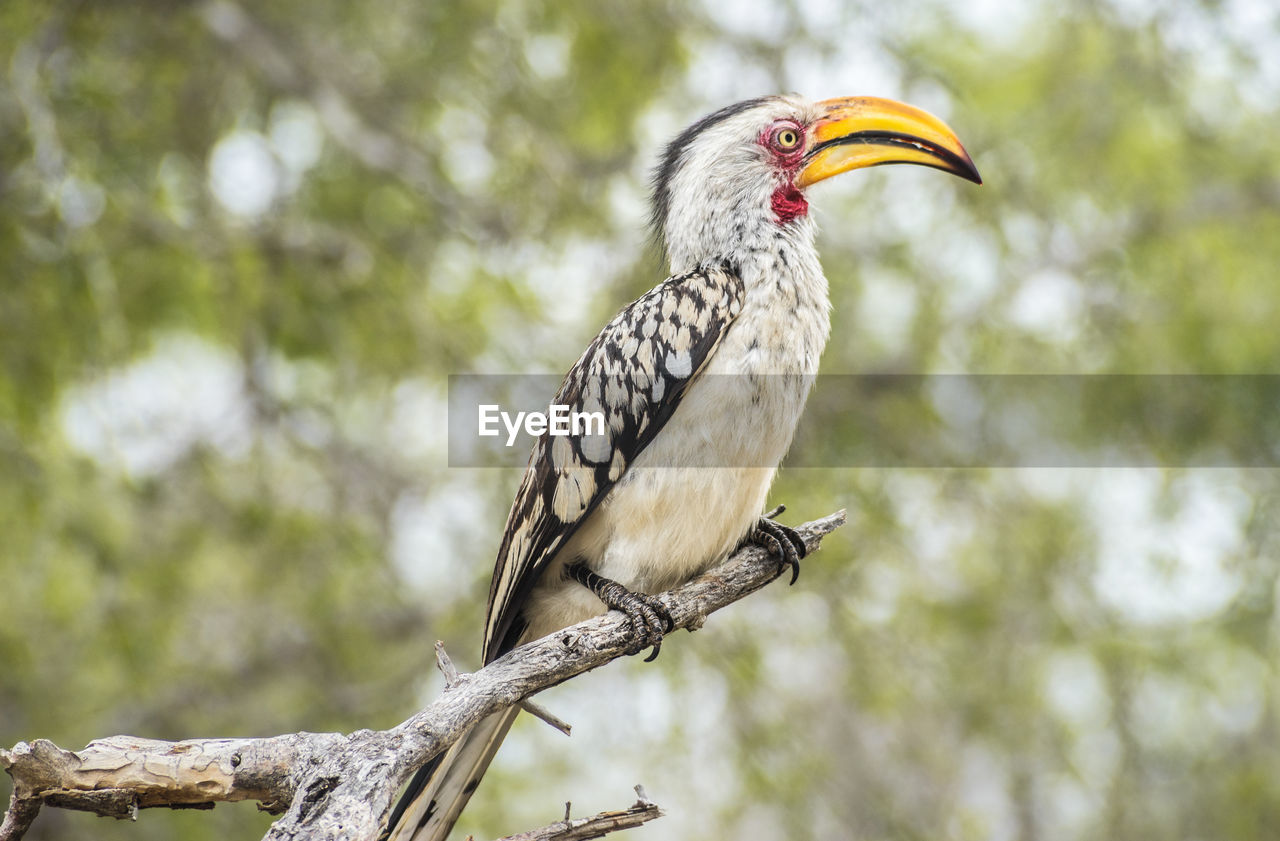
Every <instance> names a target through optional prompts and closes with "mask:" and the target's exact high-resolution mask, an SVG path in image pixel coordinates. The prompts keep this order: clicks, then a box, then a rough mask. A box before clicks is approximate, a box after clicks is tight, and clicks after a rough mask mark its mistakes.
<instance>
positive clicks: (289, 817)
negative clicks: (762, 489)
mask: <svg viewBox="0 0 1280 841" xmlns="http://www.w3.org/2000/svg"><path fill="white" fill-rule="evenodd" d="M843 523H844V512H843V511H840V512H837V513H835V514H832V515H830V516H827V517H824V518H823V519H821V520H815V521H814V522H811V523H807V524H806V525H804V526H801V527H800V528H799V529H797V531H798V532H799V533H800V535H801V536H802V537H803V538H804V540H805V543H806V545H807V546H808V547H809V551H810V552H813V551H815V550H816V549H817V548H818V545H819V544H820V543H821V541H822V538H823V537H824V536H825V535H827V534H829V533H831V532H832V531H834V530H835V529H837V528H839V527H840V526H841V525H842V524H843ZM778 571H779V567H778V562H777V560H776V559H774V558H772V557H770V556H769V555H768V554H767V553H766V552H765V551H764V550H763V549H761V548H759V547H757V546H744V547H743V548H741V549H739V550H738V551H737V552H736V553H734V555H733V556H732V557H731V558H729V559H728V560H727V561H726V562H725V563H723V564H721V565H720V566H718V567H716V568H715V569H712V570H711V571H709V572H707V573H706V574H705V575H702V576H700V577H699V578H697V579H695V580H693V581H691V582H689V583H688V584H685V585H683V586H681V587H678V588H676V589H674V590H672V591H670V592H668V593H664V594H662V595H661V596H660V597H659V598H661V600H662V602H663V604H664V606H665V607H666V608H667V610H668V611H669V612H670V614H671V618H672V619H673V620H674V622H675V626H676V627H677V628H689V629H693V628H697V627H700V626H701V625H702V623H703V622H704V621H705V620H706V617H707V616H708V615H709V614H711V613H713V612H714V611H716V610H719V609H720V608H722V607H725V606H726V605H728V604H731V603H733V602H735V601H737V600H738V599H741V598H743V597H744V596H746V595H748V594H750V593H752V592H755V591H756V590H759V589H760V588H761V587H764V586H765V585H766V584H768V583H769V582H770V581H772V580H773V579H774V578H776V577H777V576H778ZM629 631H630V627H629V625H628V622H627V619H626V617H624V616H623V615H622V614H620V613H616V612H613V613H609V614H607V615H605V616H599V617H596V618H594V619H589V620H587V621H585V622H581V623H579V624H577V625H574V626H572V627H570V628H566V629H564V630H562V631H558V632H557V633H554V634H552V635H550V636H548V637H544V638H543V639H540V640H535V641H534V642H531V643H529V644H527V645H523V646H521V647H520V648H517V649H516V650H514V651H512V652H510V653H509V654H507V655H505V656H503V657H501V658H499V659H498V660H495V661H494V662H493V663H490V664H489V665H488V666H485V667H484V668H483V669H481V670H480V671H478V672H475V673H473V674H470V675H456V676H455V677H454V679H453V680H452V681H450V685H449V686H447V687H446V688H445V690H444V692H442V693H441V695H440V697H438V698H437V699H436V700H435V701H433V702H432V703H431V704H430V705H429V706H428V707H427V708H426V709H424V710H422V711H421V712H419V713H417V714H416V715H414V716H413V717H411V718H410V719H408V720H407V721H405V722H403V723H401V724H399V725H397V726H396V727H393V728H391V729H390V730H383V731H372V730H359V731H356V732H355V733H351V734H349V735H343V734H339V733H292V734H289V735H285V736H276V737H272V738H268V739H191V740H186V741H181V742H161V741H156V740H152V739H140V738H136V737H132V736H113V737H111V738H109V739H101V740H98V741H95V742H92V743H90V745H89V746H88V747H87V748H85V749H84V750H81V751H77V752H71V751H65V750H62V749H60V748H58V747H57V746H56V745H54V744H53V743H52V742H49V741H45V740H37V741H35V742H32V743H27V742H19V743H18V744H17V745H16V746H15V747H14V748H13V749H12V750H3V749H0V764H2V765H3V766H4V768H5V770H6V771H8V772H9V774H10V776H12V777H13V780H14V794H13V799H12V801H11V803H10V806H9V810H8V812H7V813H6V815H5V821H4V824H3V829H2V830H0V841H17V839H19V838H21V837H22V835H23V833H25V831H26V828H27V827H28V826H29V825H30V823H31V821H32V820H33V819H34V817H35V814H36V812H37V811H38V810H39V808H40V806H41V805H49V806H57V807H61V808H66V809H81V810H85V811H90V812H94V813H97V814H99V815H109V816H112V817H117V818H125V817H128V818H132V817H135V816H136V814H137V810H138V809H145V808H149V807H158V806H164V807H168V808H212V805H213V804H214V803H215V802H218V801H236V800H257V801H258V802H259V803H260V804H261V806H260V808H263V809H265V810H267V811H270V812H275V813H278V812H281V811H284V813H285V814H284V817H283V818H281V819H280V820H278V821H276V822H275V823H274V824H273V825H272V827H271V829H270V831H269V832H268V833H267V836H266V838H267V839H278V840H281V841H282V839H301V838H306V839H350V841H365V839H370V838H373V837H375V836H376V835H377V834H378V831H379V830H380V829H381V827H382V825H383V824H384V822H385V821H386V819H387V816H388V814H389V813H390V811H391V806H392V803H393V801H394V799H395V796H396V794H397V792H398V791H399V790H400V788H401V786H403V785H404V783H405V782H406V781H407V780H408V779H409V777H410V776H411V775H412V774H413V773H414V771H415V770H416V769H417V768H419V767H420V766H422V765H423V764H424V763H425V762H427V761H428V760H429V759H431V758H432V757H433V756H435V755H436V754H438V753H440V752H441V751H443V750H445V749H447V748H448V747H449V746H450V745H452V744H453V743H454V742H455V741H456V740H457V739H459V738H460V737H461V736H462V735H463V734H465V733H466V732H467V731H468V730H469V729H470V728H471V727H472V726H474V725H475V724H476V723H477V722H478V721H480V720H481V719H483V718H486V717H488V716H490V715H493V714H494V713H496V712H500V711H501V710H503V709H505V708H507V707H509V706H511V705H512V704H519V703H521V702H522V701H524V700H525V699H526V698H528V697H529V696H531V695H534V694H536V693H537V692H540V691H542V690H544V689H547V688H549V687H551V686H555V685H556V684H559V683H562V682H564V681H566V680H568V679H569V678H572V677H574V676H575V675H579V674H582V673H583V672H586V671H589V670H591V669H594V668H596V667H598V666H602V665H604V664H605V663H607V662H609V661H610V660H613V659H615V658H617V657H620V656H622V655H623V654H624V653H626V649H627V648H628V646H629V636H630V634H629ZM438 656H439V658H440V662H441V668H442V669H443V670H444V671H445V673H446V676H448V675H450V674H451V671H452V669H453V667H452V664H451V663H449V660H448V656H447V655H446V654H445V653H444V649H443V646H440V647H439V648H438ZM641 801H642V802H641V804H639V805H644V798H643V794H642V795H641ZM649 808H650V807H649V806H645V809H649ZM636 809H637V807H632V809H629V810H626V811H625V812H609V813H603V814H604V815H607V816H609V817H608V818H607V819H606V818H604V817H602V816H601V815H597V816H596V817H595V818H591V819H587V820H588V821H595V820H597V819H599V820H601V821H604V823H600V824H589V826H591V827H596V826H604V825H605V823H608V821H615V822H617V826H616V828H624V827H625V826H631V825H634V824H631V823H628V821H631V820H633V819H636V817H635V816H631V817H628V815H631V813H632V812H635V811H636ZM652 809H653V814H651V815H649V817H644V818H643V820H639V821H638V822H639V823H643V822H644V821H645V820H651V819H652V818H653V817H657V816H658V814H657V811H656V807H652ZM641 811H644V810H641ZM646 814H648V813H647V812H646ZM562 823H564V824H575V825H576V824H577V823H578V822H575V821H564V822H562ZM583 826H588V824H584V825H583ZM562 829H563V831H564V832H570V831H571V830H572V832H571V833H570V834H564V835H558V836H537V835H532V836H528V837H530V838H543V837H546V838H552V837H554V838H557V839H578V838H594V837H598V835H599V834H600V833H597V834H596V835H582V834H572V833H576V832H578V831H579V829H578V828H574V827H570V828H567V829H566V828H562ZM582 831H584V832H585V831H587V830H586V829H583V830H582ZM593 831H594V830H593ZM606 831H610V830H606ZM516 837H519V838H523V837H524V836H516Z"/></svg>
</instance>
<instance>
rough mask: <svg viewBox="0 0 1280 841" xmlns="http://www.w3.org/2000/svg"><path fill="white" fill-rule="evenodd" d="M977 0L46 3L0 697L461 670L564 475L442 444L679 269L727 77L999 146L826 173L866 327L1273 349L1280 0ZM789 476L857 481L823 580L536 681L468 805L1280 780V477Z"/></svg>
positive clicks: (54, 704) (1279, 231)
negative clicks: (473, 410)
mask: <svg viewBox="0 0 1280 841" xmlns="http://www.w3.org/2000/svg"><path fill="white" fill-rule="evenodd" d="M971 5H972V6H973V7H974V8H970V4H967V5H966V6H965V7H963V9H962V7H959V6H951V5H947V4H942V3H938V2H930V1H929V0H916V1H915V2H911V3H905V4H898V5H896V6H894V7H893V8H892V9H890V8H889V7H888V6H887V5H886V4H870V3H855V4H849V5H843V6H842V5H840V4H801V3H794V4H787V3H779V4H776V5H775V4H772V3H769V2H765V1H764V0H762V1H761V2H759V3H754V4H746V5H744V6H742V7H741V8H740V9H738V10H737V11H732V10H726V9H724V8H721V7H720V5H719V4H707V5H706V6H705V7H702V6H694V7H690V6H688V5H686V4H680V3H674V2H667V3H644V4H633V3H625V2H620V0H619V1H618V2H614V0H608V1H607V2H595V3H588V2H567V3H555V4H551V3H547V4H538V3H534V2H518V0H511V2H502V3H483V2H470V1H469V0H464V2H454V3H421V4H414V3H398V2H387V0H375V2H369V3H361V4H342V3H333V2H313V3H307V4H301V3H296V2H279V3H272V4H265V5H263V6H261V7H260V8H259V7H255V6H250V5H237V4H236V3H234V2H231V0H205V2H195V3H155V2H153V3H144V4H115V3H73V2H68V3H33V2H9V3H5V4H0V74H2V75H0V255H3V257H4V270H3V275H2V277H3V284H4V285H3V294H0V477H3V478H2V479H0V534H3V536H4V540H3V543H2V547H3V548H2V549H0V576H2V577H3V581H4V582H5V585H6V586H4V587H3V589H0V617H3V620H4V621H3V622H2V623H0V743H4V744H5V745H11V744H13V743H14V742H16V741H18V740H20V739H31V738H36V737H44V738H50V739H53V740H54V741H56V742H57V743H59V744H60V745H63V746H66V747H76V746H79V745H81V744H83V743H85V742H87V741H88V740H90V739H92V738H95V737H100V736H105V735H110V734H114V733H119V732H126V733H133V734H136V735H140V736H149V737H155V738H183V737H194V736H217V735H269V734H275V733H282V732H291V731H294V730H299V729H309V730H317V729H339V730H352V729H356V728H360V727H382V726H387V725H389V724H391V723H393V722H395V721H398V720H400V719H401V718H403V717H405V716H406V715H407V714H408V713H409V712H411V711H412V710H413V709H414V708H415V707H416V705H418V704H420V703H421V702H422V701H423V700H424V699H426V698H429V697H430V696H431V695H432V694H433V693H434V691H436V689H437V688H438V681H437V680H436V678H435V677H434V674H433V671H432V666H431V662H432V656H431V643H432V642H433V641H434V640H435V639H437V638H441V639H445V640H446V641H448V643H449V646H450V650H451V651H452V652H454V655H455V657H456V659H458V660H460V661H461V662H462V663H464V664H465V663H467V662H468V659H469V657H471V656H474V655H472V654H471V653H472V652H475V651H476V650H477V648H478V635H479V629H480V623H481V614H482V611H483V603H484V597H485V593H486V591H487V584H488V577H489V572H490V569H491V566H490V565H491V561H492V555H493V552H494V550H495V548H496V544H497V540H498V535H499V530H500V526H501V522H502V518H503V516H504V514H505V511H506V506H507V504H508V503H509V499H510V495H511V493H512V492H513V490H514V487H515V484H516V481H517V475H516V473H515V472H513V471H491V470H449V469H448V468H447V467H446V465H445V459H444V456H443V453H444V452H445V444H444V442H445V435H446V430H445V428H444V424H443V409H442V402H443V394H444V382H445V378H446V377H447V375H448V374H450V373H459V372H481V373H505V372H537V373H547V372H559V371H563V370H564V369H566V368H567V367H568V365H569V364H570V363H571V362H572V361H573V359H574V358H576V354H577V353H578V352H579V350H580V349H581V347H583V346H584V345H585V343H586V341H587V340H588V339H589V338H590V337H591V336H592V335H593V334H594V333H595V331H596V330H597V329H598V327H599V326H600V324H602V323H603V322H604V320H605V319H606V318H607V317H608V316H609V315H610V314H611V313H612V312H613V311H615V310H616V309H617V308H618V307H619V306H620V305H621V304H623V303H625V302H626V301H627V300H630V299H631V298H632V297H634V296H635V295H637V294H639V293H640V292H641V291H643V290H644V289H646V288H648V287H649V286H650V285H652V284H653V283H655V282H656V281H657V280H659V279H660V278H661V277H662V275H663V274H664V271H663V268H662V267H661V266H660V265H659V261H658V258H657V255H656V254H655V253H654V251H653V250H652V249H651V248H649V247H648V245H647V243H646V240H645V239H644V235H645V234H644V231H643V229H642V226H643V223H644V216H645V210H644V206H643V197H644V179H645V177H646V174H647V170H648V168H649V167H650V166H651V164H652V162H653V160H654V158H655V155H656V150H657V147H658V144H659V143H661V142H662V141H663V140H664V139H665V138H667V137H669V136H671V135H673V134H674V133H676V132H677V131H678V130H679V129H680V128H681V127H682V126H683V125H684V124H686V123H687V122H688V121H689V120H691V119H693V118H695V117H697V116H699V115H700V114H701V113H704V112H706V111H708V110H710V109H712V108H715V107H718V106H720V105H722V104H724V103H725V102H727V101H730V100H732V99H736V98H744V97H747V96H754V95H759V94H762V93H768V92H772V91H779V90H781V91H786V90H793V89H799V90H801V92H803V93H805V94H807V95H810V96H814V97H819V96H834V95H840V94H858V93H872V94H877V95H888V96H895V97H899V98H903V99H906V100H908V101H912V102H915V103H916V104H919V105H922V106H924V107H927V108H930V109H932V110H935V111H938V112H940V113H942V114H943V115H944V116H946V117H947V119H948V120H949V122H950V123H951V124H952V125H953V126H954V127H955V128H956V129H957V130H958V131H959V133H960V135H961V137H962V138H963V139H964V140H965V143H966V145H967V146H968V148H969V150H970V151H971V152H972V153H973V155H974V157H975V159H976V160H977V162H978V165H979V167H980V168H981V170H982V172H983V174H984V176H985V177H986V178H987V184H986V185H985V186H984V187H982V188H981V189H970V188H968V187H967V185H961V184H959V183H958V182H954V181H952V180H951V179H946V178H944V177H943V176H941V175H939V174H938V173H933V172H927V171H922V170H921V171H904V170H903V169H902V168H894V169H893V170H892V171H874V172H866V173H859V174H857V175H854V176H850V177H848V180H844V179H841V180H840V182H841V183H840V185H839V186H836V185H832V186H829V187H824V188H823V189H821V190H820V191H815V196H814V204H815V207H816V208H817V211H816V212H818V213H819V215H820V219H821V221H822V223H823V226H824V235H823V237H822V242H821V248H822V251H823V255H824V263H825V265H826V268H827V274H828V277H829V278H830V279H831V281H832V294H833V299H834V303H835V307H836V313H835V316H834V322H835V334H834V339H833V343H832V347H831V348H830V350H829V352H828V357H827V359H826V360H825V361H824V366H825V370H827V371H829V372H833V373H864V372H906V373H931V372H958V371H963V372H982V373H1097V372H1106V373H1126V374H1128V373H1274V372H1275V360H1276V359H1277V358H1280V331H1277V330H1276V329H1275V324H1276V323H1277V321H1278V320H1280V294H1278V293H1277V291H1276V286H1275V280H1276V266H1278V265H1280V156H1278V155H1277V153H1276V150H1275V143H1274V130H1273V129H1274V126H1275V125H1276V120H1277V117H1280V113H1278V112H1280V108H1277V106H1276V103H1277V102H1280V67H1278V66H1277V60H1276V58H1275V56H1277V55H1280V28H1278V27H1280V24H1278V22H1277V13H1276V12H1275V11H1274V10H1270V9H1267V8H1266V5H1267V4H1248V3H1230V2H1226V3H1220V2H1207V0H1206V2H1203V3H1184V4H1179V5H1177V6H1175V7H1169V8H1166V7H1161V6H1158V5H1156V4H1150V6H1149V7H1148V6H1144V5H1143V4H1137V3H1130V2H1118V1H1117V2H1115V3H1114V4H1111V3H1106V2H1092V1H1091V0H1073V2H1068V3H1065V4H1020V5H1018V6H1016V7H1015V6H1009V7H1007V8H1000V7H998V6H991V7H989V8H985V10H984V9H983V8H982V7H983V6H984V4H971ZM985 5H988V6H990V4H985ZM962 11H963V12H964V13H963V14H962V13H961V12H962ZM869 86H870V89H869ZM935 408H936V407H935ZM909 409H910V407H904V411H903V418H904V422H909V419H910V411H909ZM928 409H929V407H923V406H922V407H921V411H926V410H928ZM827 432H828V434H830V435H831V436H839V435H841V434H842V430H841V429H840V428H831V429H829V430H827ZM844 432H846V434H847V431H844ZM1222 434H1223V435H1231V434H1232V430H1231V429H1223V430H1222ZM813 446H820V442H817V443H814V444H813ZM775 497H776V498H777V499H780V500H783V501H785V502H787V503H788V505H789V507H790V509H791V514H789V515H788V516H794V517H796V518H801V517H808V516H816V515H819V514H822V513H826V512H827V511H829V510H831V509H833V508H835V507H848V508H849V510H850V512H851V522H850V525H849V526H848V527H847V528H846V529H844V530H843V531H842V532H841V533H840V534H838V535H836V536H834V537H833V538H832V539H830V540H829V542H828V543H827V544H826V546H825V547H824V549H823V551H822V552H821V553H820V554H819V555H817V556H815V557H814V558H813V559H812V560H810V561H808V562H806V569H805V575H804V576H803V577H802V578H801V581H800V583H799V584H798V585H797V586H796V587H795V588H791V589H790V590H786V589H785V588H778V589H777V590H770V591H767V592H766V593H764V594H761V595H759V596H756V597H754V598H753V599H752V600H751V601H749V602H747V603H744V604H742V605H739V606H736V607H735V608H733V609H731V610H730V611H728V612H726V613H725V614H722V615H720V616H717V617H716V618H715V619H713V620H712V621H711V622H710V623H709V624H708V626H707V628H706V629H705V630H703V631H701V632H699V633H698V634H697V635H695V636H693V637H689V638H683V639H677V640H673V641H671V642H670V643H669V644H668V645H667V646H665V647H664V649H663V651H664V654H663V657H662V658H661V660H660V661H659V662H658V663H657V664H656V665H650V666H643V667H642V666H641V665H640V664H639V663H636V662H630V661H629V662H626V663H619V664H616V665H614V666H612V667H610V668H609V669H606V670H603V671H602V672H600V673H597V674H593V675H590V676H586V677H584V678H583V679H581V680H578V681H574V682H573V683H571V684H569V685H566V686H565V687H562V688H560V689H557V690H556V691H555V692H554V693H552V694H551V695H549V696H548V697H547V698H546V699H545V700H546V703H548V704H549V705H550V706H552V708H553V709H555V710H556V712H557V713H559V714H561V715H563V716H565V717H567V718H569V719H570V720H571V721H572V722H573V723H574V725H575V730H574V737H573V739H572V740H569V741H566V740H564V739H563V737H560V736H558V735H557V734H554V733H551V732H550V731H549V730H548V729H547V728H545V727H541V726H537V725H536V724H535V725H530V724H527V723H526V724H523V725H521V726H519V727H517V728H516V730H515V731H514V733H513V735H512V737H511V739H510V740H509V742H508V744H507V745H506V746H505V747H504V750H503V752H502V754H501V755H500V757H499V760H498V762H497V764H496V765H495V767H494V770H493V772H492V775H491V779H488V780H487V781H486V783H485V785H484V787H482V789H481V791H480V793H479V794H478V795H477V797H476V799H475V800H474V801H473V808H472V809H471V810H470V811H469V813H468V814H467V815H466V816H465V817H464V825H463V828H464V829H465V830H467V831H474V832H476V833H477V834H478V836H480V837H493V836H496V835H499V834H503V833H505V832H512V831H516V830H519V829H524V828H528V827H530V826H533V825H535V824H540V823H544V822H547V821H550V820H554V819H555V818H556V817H557V816H558V815H559V814H560V807H559V806H558V805H557V804H559V803H561V802H563V801H564V800H567V799H572V800H573V801H574V802H575V813H579V814H580V813H583V812H586V811H589V810H592V809H595V808H611V807H617V806H620V805H622V804H623V803H624V802H626V801H627V799H628V798H629V796H630V793H629V790H628V789H629V786H631V785H633V784H634V783H636V782H642V783H644V784H645V785H646V787H647V788H648V790H649V793H650V794H651V796H652V797H654V799H656V800H657V801H658V802H660V803H661V804H662V805H663V806H664V807H665V808H666V809H667V810H668V812H670V815H669V817H667V818H664V819H663V820H662V821H660V822H658V823H657V824H654V825H652V826H651V827H650V828H647V829H645V830H641V831H640V834H641V835H644V834H646V833H647V835H648V837H653V838H658V837H688V838H693V837H700V838H720V837H737V838H744V839H751V838H761V839H765V838H782V837H786V838H791V839H805V838H858V839H890V838H892V839H911V838H930V839H934V838H954V839H970V838H972V839H988V838H997V839H1033V838H1048V839H1104V838H1107V839H1110V838H1124V839H1143V838H1152V839H1155V838H1160V839H1169V838H1205V837H1212V838H1221V839H1249V841H1252V839H1257V838H1262V837H1266V836H1267V834H1268V833H1269V832H1271V831H1273V830H1272V828H1273V827H1275V826H1277V825H1280V774H1277V770H1280V769H1278V768H1277V764H1276V757H1277V756H1280V737H1278V736H1277V733H1280V675H1278V673H1277V667H1276V665H1275V664H1276V661H1277V654H1278V652H1277V636H1278V634H1280V624H1278V623H1277V618H1276V600H1277V587H1276V583H1277V575H1278V572H1280V569H1278V567H1277V562H1276V558H1277V557H1278V551H1280V545H1277V544H1278V543H1280V541H1278V540H1277V532H1276V528H1275V526H1274V523H1276V522H1277V521H1278V519H1280V486H1278V485H1277V483H1276V481H1275V475H1274V473H1273V472H1272V471H1267V470H1231V469H1225V470H1212V471H1210V470H1203V471H1201V470H1197V471H1189V470H1182V471H1179V470H1166V471H1157V470H1108V471H1101V470H1095V471H1089V470H1071V471H1051V470H964V471H958V470H957V471H947V470H929V471H926V470H914V471H909V470H901V469H899V470H891V469H877V470H851V469H830V470H808V469H806V470H793V471H785V472H784V474H783V477H782V479H781V480H780V482H779V485H778V487H777V488H776V491H775ZM543 731H547V732H543ZM267 820H268V819H267V818H266V817H265V816H262V815H260V814H257V813H255V812H254V811H253V809H252V807H250V806H246V805H240V806H220V807H218V808H217V809H216V810H214V811H213V812H212V813H174V814H169V813H164V812H158V811H157V812H151V813H145V814H143V815H142V816H141V818H140V820H139V822H138V823H137V824H136V825H129V824H114V823H108V822H105V821H101V820H98V819H95V818H91V817H88V816H85V815H80V814H67V813H62V812H59V811H57V810H47V811H46V812H45V813H44V814H42V815H41V816H40V818H39V820H38V821H37V823H36V825H35V828H34V829H33V831H32V833H31V835H30V836H29V837H32V838H88V837H94V838H121V839H124V838H129V839H149V838H171V837H182V838H190V839H202V838H252V837H257V836H258V835H260V834H261V833H262V832H263V831H264V827H265V826H266V823H267Z"/></svg>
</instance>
